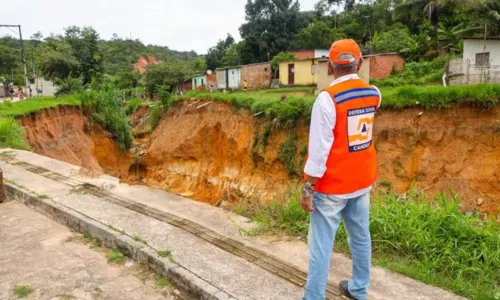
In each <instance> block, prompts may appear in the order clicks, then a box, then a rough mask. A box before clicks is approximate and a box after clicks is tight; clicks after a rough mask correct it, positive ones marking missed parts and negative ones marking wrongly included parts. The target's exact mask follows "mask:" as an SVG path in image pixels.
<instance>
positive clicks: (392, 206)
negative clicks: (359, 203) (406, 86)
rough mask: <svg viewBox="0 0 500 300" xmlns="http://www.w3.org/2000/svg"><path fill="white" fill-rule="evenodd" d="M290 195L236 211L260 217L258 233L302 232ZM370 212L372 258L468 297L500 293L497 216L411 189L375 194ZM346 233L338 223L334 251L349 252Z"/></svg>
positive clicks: (304, 222) (304, 221) (304, 219)
mask: <svg viewBox="0 0 500 300" xmlns="http://www.w3.org/2000/svg"><path fill="white" fill-rule="evenodd" d="M285 199H286V198H285ZM288 199H290V200H288V201H287V200H284V199H282V200H276V201H273V202H270V203H268V204H249V203H247V204H246V205H243V206H241V207H239V208H238V209H237V211H238V212H239V213H242V214H244V215H246V216H249V217H251V218H253V219H254V220H256V221H257V222H259V224H260V225H261V227H260V230H259V231H258V232H271V233H275V234H282V233H285V234H289V235H299V236H305V235H306V234H307V230H308V223H309V215H308V214H307V213H305V212H303V211H302V209H301V207H300V201H299V194H298V193H293V194H291V195H289V197H288ZM370 213H371V222H370V230H371V234H372V242H373V255H374V262H375V263H377V264H379V265H381V266H383V267H385V268H388V269H391V270H393V271H396V272H399V273H402V274H404V275H407V276H410V277H413V278H415V279H418V280H420V281H423V282H425V283H428V284H433V285H436V286H439V287H442V288H445V289H448V290H452V291H453V292H455V293H457V294H460V295H463V296H466V297H470V298H472V299H485V300H486V299H495V297H497V296H498V293H500V286H499V285H498V282H499V280H500V273H499V272H498V268H499V266H500V223H499V222H498V221H495V220H493V219H491V218H490V217H489V216H481V215H478V214H474V213H466V214H463V213H462V212H461V211H460V204H459V201H458V199H457V198H456V197H455V196H453V195H452V196H451V197H446V196H445V195H444V194H442V195H441V196H440V197H438V198H437V199H435V200H434V201H431V200H429V199H428V198H427V197H426V196H425V195H424V194H423V193H417V192H416V191H415V190H412V191H410V192H408V193H407V194H405V195H403V196H397V195H394V194H390V193H380V194H376V195H375V196H374V197H372V204H371V212H370ZM346 238H347V234H346V232H345V230H344V229H343V226H341V228H340V229H339V232H338V234H337V239H336V249H337V251H341V252H348V245H347V243H346Z"/></svg>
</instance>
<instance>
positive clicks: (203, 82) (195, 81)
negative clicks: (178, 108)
mask: <svg viewBox="0 0 500 300" xmlns="http://www.w3.org/2000/svg"><path fill="white" fill-rule="evenodd" d="M191 84H192V86H193V89H196V88H197V87H200V86H203V87H206V86H207V77H206V76H205V75H200V76H196V77H193V78H192V79H191Z"/></svg>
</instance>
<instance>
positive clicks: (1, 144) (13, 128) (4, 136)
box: [0, 111, 30, 150]
mask: <svg viewBox="0 0 500 300" xmlns="http://www.w3.org/2000/svg"><path fill="white" fill-rule="evenodd" d="M0 113H1V111H0ZM23 135H24V130H23V128H22V126H21V125H20V124H19V122H18V121H17V120H15V119H14V118H12V117H0V148H5V147H7V148H15V149H23V150H29V149H30V147H29V146H28V144H27V143H26V141H25V140H24V138H23Z"/></svg>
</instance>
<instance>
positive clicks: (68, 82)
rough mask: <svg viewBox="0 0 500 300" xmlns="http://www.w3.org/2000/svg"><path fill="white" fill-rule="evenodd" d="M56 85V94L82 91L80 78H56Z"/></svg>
mask: <svg viewBox="0 0 500 300" xmlns="http://www.w3.org/2000/svg"><path fill="white" fill-rule="evenodd" d="M56 85H57V91H56V96H61V95H69V94H73V93H78V92H81V91H83V81H82V80H81V79H80V78H66V79H62V80H57V81H56Z"/></svg>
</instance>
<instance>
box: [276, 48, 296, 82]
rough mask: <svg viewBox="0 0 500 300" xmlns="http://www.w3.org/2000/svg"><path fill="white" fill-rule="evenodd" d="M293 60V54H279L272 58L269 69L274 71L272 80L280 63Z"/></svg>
mask: <svg viewBox="0 0 500 300" xmlns="http://www.w3.org/2000/svg"><path fill="white" fill-rule="evenodd" d="M294 60H295V54H293V53H292V52H280V53H278V54H277V55H275V56H274V57H273V59H272V60H271V68H272V69H273V71H274V78H276V77H277V76H276V75H277V73H278V70H279V65H280V63H282V62H288V61H294Z"/></svg>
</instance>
